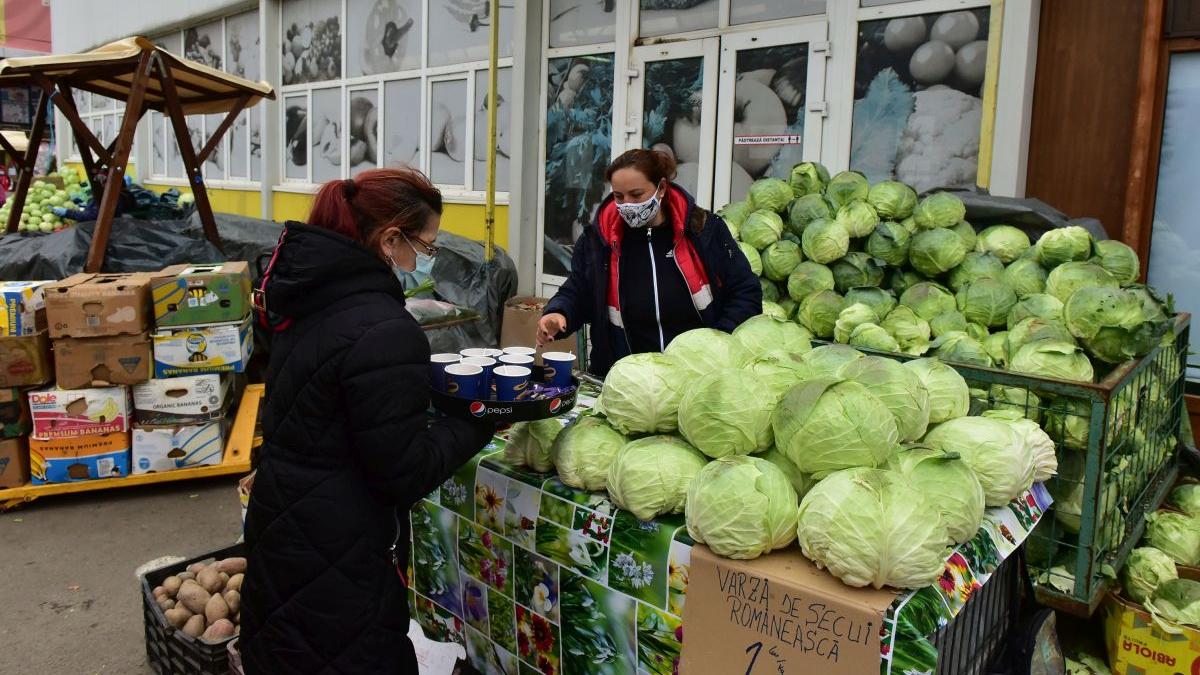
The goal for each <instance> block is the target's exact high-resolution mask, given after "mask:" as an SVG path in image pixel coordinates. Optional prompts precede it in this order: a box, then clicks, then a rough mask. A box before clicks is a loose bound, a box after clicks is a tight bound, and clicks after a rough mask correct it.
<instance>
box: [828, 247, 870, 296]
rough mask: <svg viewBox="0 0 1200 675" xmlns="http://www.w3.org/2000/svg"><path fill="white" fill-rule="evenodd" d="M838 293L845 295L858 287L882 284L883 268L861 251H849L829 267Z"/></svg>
mask: <svg viewBox="0 0 1200 675" xmlns="http://www.w3.org/2000/svg"><path fill="white" fill-rule="evenodd" d="M829 269H831V270H832V271H833V283H834V287H835V288H836V289H837V292H838V293H847V292H849V291H850V289H851V288H856V287H859V286H879V285H880V284H882V283H883V268H882V267H880V266H879V263H877V262H875V259H874V258H872V257H871V256H869V255H867V254H866V253H862V252H861V251H851V252H850V253H847V254H846V256H845V257H844V258H842V259H841V260H837V261H835V262H834V263H833V264H832V265H830V266H829Z"/></svg>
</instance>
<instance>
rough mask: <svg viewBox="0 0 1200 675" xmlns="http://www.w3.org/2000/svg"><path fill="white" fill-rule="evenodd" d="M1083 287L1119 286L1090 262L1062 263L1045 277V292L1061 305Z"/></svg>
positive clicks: (1101, 269) (1111, 277)
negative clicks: (1056, 299)
mask: <svg viewBox="0 0 1200 675" xmlns="http://www.w3.org/2000/svg"><path fill="white" fill-rule="evenodd" d="M1084 286H1104V287H1107V288H1119V287H1120V284H1119V283H1117V280H1116V278H1114V277H1113V275H1111V274H1109V273H1108V272H1107V271H1105V269H1104V268H1103V267H1101V266H1099V265H1094V264H1092V263H1090V262H1069V263H1063V264H1062V265H1059V266H1058V267H1055V268H1054V269H1052V270H1050V274H1049V275H1047V276H1046V292H1047V293H1049V294H1050V295H1053V296H1054V297H1056V298H1058V299H1059V300H1060V301H1061V302H1063V303H1066V301H1067V300H1069V299H1070V298H1071V296H1072V295H1073V294H1074V293H1075V291H1077V290H1079V289H1081V288H1083V287H1084Z"/></svg>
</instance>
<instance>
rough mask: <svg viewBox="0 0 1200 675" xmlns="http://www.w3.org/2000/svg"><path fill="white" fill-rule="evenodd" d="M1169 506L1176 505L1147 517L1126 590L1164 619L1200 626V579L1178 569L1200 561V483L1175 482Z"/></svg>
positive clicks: (1124, 581)
mask: <svg viewBox="0 0 1200 675" xmlns="http://www.w3.org/2000/svg"><path fill="white" fill-rule="evenodd" d="M1167 505H1168V506H1169V507H1172V509H1174V510H1166V509H1165V510H1161V511H1157V512H1155V513H1152V514H1150V515H1149V516H1147V517H1146V533H1145V536H1144V537H1143V539H1142V542H1141V546H1140V547H1138V548H1135V549H1133V551H1131V552H1130V554H1129V559H1128V560H1127V561H1126V562H1125V567H1124V568H1123V569H1122V570H1121V586H1122V590H1123V591H1124V595H1125V597H1126V598H1128V599H1130V600H1132V601H1133V602H1136V603H1138V604H1141V605H1143V606H1145V607H1146V608H1147V609H1148V610H1149V611H1150V613H1151V614H1153V615H1154V616H1155V617H1156V618H1157V619H1158V620H1159V621H1164V620H1165V621H1166V622H1168V623H1169V624H1181V625H1190V626H1194V627H1197V628H1200V583H1197V582H1196V581H1193V580H1189V579H1180V578H1179V569H1178V566H1180V565H1183V566H1187V567H1192V568H1194V567H1197V566H1200V483H1183V484H1181V485H1179V486H1177V487H1175V489H1173V490H1172V491H1171V493H1170V495H1169V496H1168V498H1167ZM1168 630H1170V631H1171V632H1176V631H1175V630H1174V629H1171V628H1170V627H1169V626H1168Z"/></svg>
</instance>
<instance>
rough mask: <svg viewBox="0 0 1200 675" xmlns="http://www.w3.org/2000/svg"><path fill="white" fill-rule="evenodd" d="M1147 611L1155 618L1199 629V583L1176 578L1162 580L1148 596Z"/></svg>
mask: <svg viewBox="0 0 1200 675" xmlns="http://www.w3.org/2000/svg"><path fill="white" fill-rule="evenodd" d="M1147 609H1149V610H1150V613H1151V614H1152V615H1154V616H1155V617H1156V618H1157V617H1162V618H1163V619H1166V620H1167V621H1170V622H1172V623H1175V624H1179V625H1183V626H1196V627H1200V582H1196V581H1192V580H1191V579H1178V578H1176V579H1165V580H1163V582H1162V583H1160V584H1159V585H1158V587H1157V588H1155V589H1154V593H1153V594H1152V595H1151V596H1150V602H1149V603H1148V605H1147Z"/></svg>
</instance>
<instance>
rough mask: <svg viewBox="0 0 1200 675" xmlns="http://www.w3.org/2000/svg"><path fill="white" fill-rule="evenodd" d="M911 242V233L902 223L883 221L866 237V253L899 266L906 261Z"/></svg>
mask: <svg viewBox="0 0 1200 675" xmlns="http://www.w3.org/2000/svg"><path fill="white" fill-rule="evenodd" d="M911 242H912V235H911V234H909V233H908V230H906V229H904V227H903V226H902V225H900V224H899V223H894V222H891V221H884V222H882V223H879V225H876V226H875V231H874V232H872V233H871V237H870V238H869V239H867V253H869V254H871V257H873V258H878V259H880V260H882V261H883V262H885V263H887V264H889V265H892V266H893V267H899V266H901V265H904V264H905V263H906V262H908V247H909V244H910V243H911Z"/></svg>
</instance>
